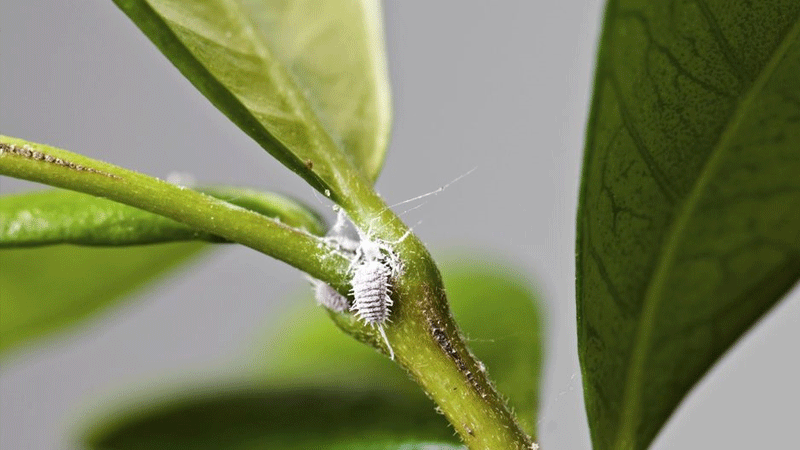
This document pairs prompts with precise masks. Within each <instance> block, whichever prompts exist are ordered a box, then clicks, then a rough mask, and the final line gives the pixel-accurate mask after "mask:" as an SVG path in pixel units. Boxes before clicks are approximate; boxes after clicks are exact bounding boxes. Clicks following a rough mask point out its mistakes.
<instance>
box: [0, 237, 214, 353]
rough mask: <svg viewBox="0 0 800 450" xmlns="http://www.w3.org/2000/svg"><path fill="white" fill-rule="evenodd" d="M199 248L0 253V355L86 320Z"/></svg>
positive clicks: (195, 245) (66, 248)
mask: <svg viewBox="0 0 800 450" xmlns="http://www.w3.org/2000/svg"><path fill="white" fill-rule="evenodd" d="M204 248H207V246H206V245H203V244H201V243H197V242H191V243H185V242H183V243H169V244H160V245H146V246H136V247H125V248H99V247H77V246H67V245H56V246H49V247H39V248H13V249H8V248H7V249H2V250H0V292H2V295H0V311H2V314H0V352H5V351H7V350H9V349H11V348H13V347H15V346H17V345H19V344H21V343H23V342H24V341H26V340H28V339H32V338H36V337H40V336H43V335H45V334H47V333H51V332H54V331H57V330H59V329H62V328H65V327H66V326H68V325H73V324H75V323H77V322H79V321H81V320H84V319H86V318H89V317H91V316H92V315H93V314H96V313H97V312H99V311H101V310H102V309H104V308H108V307H110V306H111V305H113V304H114V303H116V302H118V301H120V300H121V299H122V298H123V297H124V296H125V294H128V293H130V292H132V291H133V290H135V289H137V288H139V287H141V286H143V285H144V284H146V283H148V282H150V281H152V280H153V279H155V278H157V277H158V276H160V275H163V274H165V273H167V272H168V271H170V270H174V269H175V268H176V267H177V266H179V265H180V264H182V263H186V262H187V261H188V260H190V259H191V258H193V257H197V256H198V254H199V253H200V252H201V250H202V249H204Z"/></svg>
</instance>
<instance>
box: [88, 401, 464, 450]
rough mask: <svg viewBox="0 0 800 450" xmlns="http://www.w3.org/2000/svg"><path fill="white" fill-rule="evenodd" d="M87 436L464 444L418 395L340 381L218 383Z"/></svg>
mask: <svg viewBox="0 0 800 450" xmlns="http://www.w3.org/2000/svg"><path fill="white" fill-rule="evenodd" d="M87 441H88V442H87V444H88V446H89V448H92V449H98V450H101V449H115V450H123V449H125V450H133V449H155V448H169V449H174V450H181V449H193V450H200V449H209V450H211V449H214V450H217V449H219V450H223V449H224V450H227V449H272V448H274V449H278V448H281V449H303V450H306V449H311V448H326V449H327V448H336V449H376V450H377V449H385V450H390V449H397V450H400V449H403V450H406V449H420V450H422V449H423V448H424V449H425V450H428V449H441V450H456V449H463V447H461V446H458V445H456V444H455V443H454V437H453V433H452V430H451V429H449V428H448V427H447V424H446V421H445V420H444V417H442V416H440V415H438V414H436V413H435V412H434V411H433V408H431V407H430V406H429V404H428V402H426V401H425V399H424V398H419V397H408V396H405V395H403V394H401V393H396V392H392V391H391V390H389V389H376V390H369V389H365V390H358V389H352V388H349V387H346V386H342V387H340V388H338V389H331V388H329V389H301V388H288V389H281V390H275V391H265V390H259V389H256V388H252V387H249V388H242V387H237V386H222V387H221V388H220V387H217V388H215V391H214V393H203V392H201V393H199V394H197V393H195V394H191V395H186V396H183V397H182V398H180V399H167V400H162V401H157V402H152V401H151V402H148V405H147V406H146V407H144V408H143V410H138V411H133V412H131V413H130V414H129V415H125V416H123V417H122V418H121V419H119V420H118V421H116V422H115V423H113V424H109V425H105V426H104V428H101V429H99V430H97V431H94V432H93V433H92V434H91V435H90V437H89V438H88V439H87ZM432 444H433V445H436V446H435V447H429V445H432Z"/></svg>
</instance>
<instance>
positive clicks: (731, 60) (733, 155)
mask: <svg viewBox="0 0 800 450" xmlns="http://www.w3.org/2000/svg"><path fill="white" fill-rule="evenodd" d="M584 164H585V165H584V176H583V187H582V195H581V202H580V210H579V219H578V265H577V279H578V299H577V302H578V303H577V312H578V340H579V352H580V357H581V365H582V369H583V382H584V388H585V393H584V394H585V399H586V409H587V414H588V418H589V423H590V426H591V430H592V440H593V442H594V448H596V449H598V450H601V449H619V450H623V449H625V450H628V449H643V448H646V447H648V445H649V444H650V442H651V441H652V440H653V438H654V437H655V435H656V433H657V432H658V431H659V429H660V428H661V427H662V425H663V424H664V422H665V421H666V420H667V419H668V418H669V416H670V414H671V413H672V411H673V410H674V409H675V408H676V407H677V406H678V404H679V402H680V401H681V400H682V399H683V397H684V396H685V395H686V394H687V392H688V391H689V389H691V388H692V386H693V385H694V384H695V383H696V382H697V381H698V380H699V379H700V377H702V376H703V374H704V373H705V372H706V371H707V370H708V369H709V367H710V366H711V365H712V364H713V363H714V362H715V361H716V360H717V359H718V358H719V357H720V356H721V355H722V354H723V353H724V352H725V351H726V350H727V349H728V348H729V347H730V346H731V345H732V344H733V343H734V342H735V341H736V340H737V339H738V338H739V337H740V336H741V335H742V334H743V333H745V331H747V330H748V328H750V327H751V326H752V325H753V323H755V322H756V321H757V320H758V319H759V318H760V317H761V316H762V315H763V314H764V313H765V312H766V311H767V310H769V309H770V308H771V307H772V306H773V305H774V304H775V303H776V302H777V301H778V300H779V299H780V298H781V297H783V296H784V294H785V293H786V292H787V291H788V290H789V289H790V288H791V287H792V286H793V285H794V284H795V282H796V281H797V279H798V277H800V3H799V2H797V1H794V0H764V1H759V2H727V1H704V2H677V3H676V2H673V1H668V0H659V1H651V0H648V1H642V0H628V1H611V2H609V3H608V9H607V11H606V17H605V24H604V32H603V37H602V39H601V44H600V55H599V61H598V66H597V78H596V81H595V92H594V100H593V106H592V113H591V116H590V120H589V128H588V133H587V144H586V155H585V161H584Z"/></svg>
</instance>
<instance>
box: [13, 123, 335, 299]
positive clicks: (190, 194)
mask: <svg viewBox="0 0 800 450" xmlns="http://www.w3.org/2000/svg"><path fill="white" fill-rule="evenodd" d="M0 174H2V175H8V176H12V177H16V178H21V179H25V180H29V181H35V182H39V183H44V184H48V185H51V186H57V187H62V188H66V189H71V190H74V191H78V192H84V193H86V194H91V195H96V196H98V197H104V198H108V199H110V200H114V201H117V202H120V203H124V204H126V205H130V206H134V207H136V208H139V209H142V210H145V211H149V212H152V213H155V214H159V215H162V216H164V217H169V218H171V219H173V220H176V221H178V222H181V223H184V224H186V225H189V226H191V227H193V228H195V229H197V230H199V231H203V232H206V233H210V234H213V235H216V236H220V237H222V238H225V239H227V240H230V241H233V242H239V243H241V244H243V245H246V246H248V247H250V248H252V249H254V250H257V251H259V252H262V253H265V254H267V255H269V256H272V257H274V258H276V259H279V260H281V261H284V262H286V263H287V264H289V265H291V266H294V267H296V268H298V269H300V270H302V271H304V272H306V273H308V274H309V275H311V276H312V277H314V278H317V279H320V280H323V281H325V282H327V283H329V284H331V285H332V286H334V287H335V288H337V289H339V290H347V289H348V287H347V286H348V277H347V267H348V264H349V261H348V260H347V259H346V258H345V257H344V256H341V255H340V254H338V253H336V252H333V251H332V249H331V248H329V247H328V246H327V245H325V243H324V241H323V240H321V239H320V238H317V237H315V236H313V235H311V234H309V233H306V232H305V231H302V230H299V229H296V228H292V227H289V226H287V225H284V224H282V223H280V222H278V221H275V220H273V219H270V218H268V217H266V216H263V215H261V214H258V213H255V212H252V211H250V210H247V209H244V208H240V207H237V206H235V205H232V204H230V203H228V202H225V201H222V200H219V199H216V198H214V197H211V196H209V195H205V194H202V193H200V192H197V191H193V190H191V189H187V188H184V187H180V186H176V185H173V184H170V183H167V182H165V181H162V180H159V179H157V178H153V177H150V176H147V175H143V174H140V173H137V172H133V171H130V170H127V169H123V168H120V167H117V166H114V165H112V164H108V163H104V162H101V161H97V160H93V159H91V158H87V157H85V156H81V155H78V154H75V153H71V152H68V151H65V150H61V149H57V148H53V147H49V146H46V145H41V144H35V143H30V142H26V141H23V140H21V139H15V138H11V137H6V136H0Z"/></svg>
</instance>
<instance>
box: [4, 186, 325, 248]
mask: <svg viewBox="0 0 800 450" xmlns="http://www.w3.org/2000/svg"><path fill="white" fill-rule="evenodd" d="M205 191H206V192H208V193H209V194H214V196H215V197H217V198H222V199H224V200H226V201H229V202H231V203H233V204H236V205H237V206H242V207H246V208H247V209H250V210H253V211H256V212H258V213H260V214H264V215H266V216H268V217H271V218H279V219H281V221H282V222H283V223H286V224H287V225H290V226H293V227H297V228H304V229H306V230H308V231H310V232H312V233H314V234H317V235H322V234H324V232H325V231H324V230H325V225H324V221H323V220H322V219H321V218H320V217H319V216H317V215H316V214H315V213H313V212H311V211H310V210H309V209H306V208H305V207H303V206H302V205H301V204H299V203H297V202H295V201H293V200H290V199H287V198H284V197H281V196H278V195H276V194H269V193H261V192H256V191H252V190H247V189H238V188H209V189H206V190H205ZM187 240H204V241H212V242H222V241H223V240H222V239H221V238H219V237H217V236H214V235H211V234H208V233H202V232H199V231H196V230H194V229H192V228H191V227H189V226H186V225H184V224H182V223H179V222H176V221H174V220H172V219H168V218H166V217H163V216H160V215H158V214H153V213H149V212H146V211H143V210H141V209H138V208H134V207H132V206H127V205H123V204H121V203H117V202H114V201H111V200H106V199H104V198H99V197H94V196H92V195H87V194H81V193H78V192H73V191H63V190H49V191H40V192H29V193H25V194H17V195H7V196H4V197H0V248H4V247H6V248H7V247H26V246H36V245H50V244H82V245H111V246H113V245H138V244H152V243H159V242H173V241H187Z"/></svg>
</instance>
